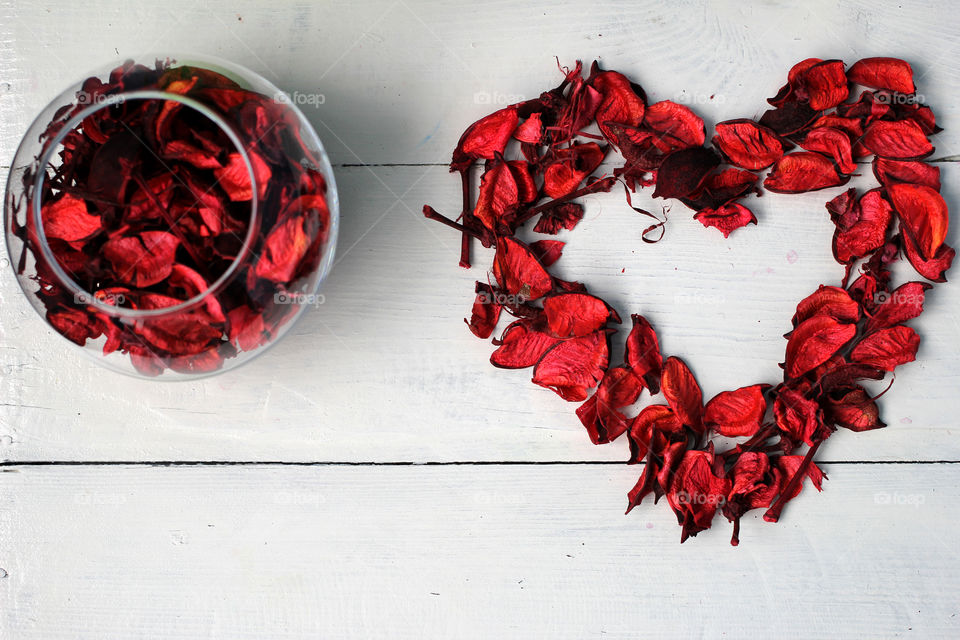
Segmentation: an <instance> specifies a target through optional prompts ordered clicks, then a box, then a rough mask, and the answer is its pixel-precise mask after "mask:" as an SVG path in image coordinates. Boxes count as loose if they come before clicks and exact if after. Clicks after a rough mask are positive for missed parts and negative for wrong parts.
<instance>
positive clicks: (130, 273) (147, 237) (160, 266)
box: [102, 231, 179, 287]
mask: <svg viewBox="0 0 960 640" xmlns="http://www.w3.org/2000/svg"><path fill="white" fill-rule="evenodd" d="M178 244H179V240H177V238H176V237H175V236H173V234H170V233H167V232H166V231H144V232H143V233H140V234H137V235H135V236H115V237H113V238H111V239H110V240H107V242H106V243H104V245H103V248H102V251H103V256H104V257H105V258H106V259H107V260H109V261H110V264H111V265H112V266H113V269H114V271H115V272H116V276H117V279H118V280H120V282H123V283H126V284H131V285H133V286H135V287H149V286H150V285H153V284H156V283H158V282H160V281H161V280H163V279H164V278H166V277H167V276H168V275H170V271H171V270H173V259H174V254H175V253H176V250H177V245H178Z"/></svg>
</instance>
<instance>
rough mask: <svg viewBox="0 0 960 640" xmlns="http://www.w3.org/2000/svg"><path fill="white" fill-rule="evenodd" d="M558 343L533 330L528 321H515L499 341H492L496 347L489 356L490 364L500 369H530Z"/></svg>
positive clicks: (556, 340)
mask: <svg viewBox="0 0 960 640" xmlns="http://www.w3.org/2000/svg"><path fill="white" fill-rule="evenodd" d="M558 342H559V340H558V339H557V338H554V337H553V336H551V335H549V334H546V333H543V332H542V331H537V330H536V329H534V328H533V327H532V326H531V324H530V322H529V321H527V320H517V321H516V322H514V323H513V324H511V325H510V326H509V327H507V328H506V330H505V331H504V332H503V337H501V338H500V340H497V341H494V344H496V345H498V346H497V350H496V351H494V352H493V354H492V355H491V356H490V363H491V364H492V365H493V366H495V367H499V368H501V369H525V368H527V367H532V366H533V365H535V364H537V362H538V361H539V360H540V358H542V357H543V354H544V353H546V352H547V350H548V349H550V348H551V347H553V346H554V345H556V344H557V343H558Z"/></svg>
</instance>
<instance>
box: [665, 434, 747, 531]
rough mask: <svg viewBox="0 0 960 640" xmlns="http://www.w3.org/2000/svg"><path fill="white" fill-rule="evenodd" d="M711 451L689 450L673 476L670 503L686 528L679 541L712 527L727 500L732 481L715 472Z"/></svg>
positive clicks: (669, 493)
mask: <svg viewBox="0 0 960 640" xmlns="http://www.w3.org/2000/svg"><path fill="white" fill-rule="evenodd" d="M713 461H714V460H713V452H712V451H709V452H708V451H687V452H686V453H685V454H684V456H683V460H682V461H681V462H680V465H679V466H678V467H677V470H676V472H675V473H674V476H673V480H672V481H671V483H670V488H669V490H668V491H667V500H668V501H669V502H670V506H671V507H673V511H674V513H676V514H677V519H678V520H679V521H680V524H681V525H682V526H683V533H682V534H681V538H680V541H681V542H683V541H684V540H686V539H687V537H688V536H695V535H697V533H699V532H701V531H703V530H705V529H708V528H710V524H711V522H712V521H713V516H714V515H715V514H716V512H717V509H718V508H719V507H720V505H722V504H723V503H724V502H725V501H726V497H727V494H728V493H729V492H730V486H731V484H730V481H729V480H727V479H726V478H720V477H717V476H716V475H714V473H713Z"/></svg>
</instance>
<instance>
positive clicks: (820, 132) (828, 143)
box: [800, 127, 857, 173]
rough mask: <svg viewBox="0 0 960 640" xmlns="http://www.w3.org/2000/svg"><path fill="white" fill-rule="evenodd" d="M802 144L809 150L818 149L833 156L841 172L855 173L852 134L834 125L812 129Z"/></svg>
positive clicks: (855, 165)
mask: <svg viewBox="0 0 960 640" xmlns="http://www.w3.org/2000/svg"><path fill="white" fill-rule="evenodd" d="M800 146H801V147H803V148H804V149H806V150H807V151H817V152H819V153H822V154H825V155H828V156H830V157H832V158H833V161H834V163H836V165H837V167H838V168H839V169H840V173H853V172H854V171H856V170H857V163H856V162H854V161H853V147H852V146H851V144H850V136H849V135H847V133H846V132H844V131H841V130H840V129H834V128H833V127H816V128H814V129H811V130H810V131H809V132H808V133H807V136H806V137H805V138H804V139H803V141H802V142H800Z"/></svg>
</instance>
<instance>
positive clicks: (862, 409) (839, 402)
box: [824, 386, 887, 431]
mask: <svg viewBox="0 0 960 640" xmlns="http://www.w3.org/2000/svg"><path fill="white" fill-rule="evenodd" d="M824 410H825V412H826V414H827V415H826V417H827V420H829V421H830V422H831V423H833V424H836V425H839V426H841V427H844V428H845V429H850V430H851V431H869V430H871V429H880V428H882V427H885V426H887V425H885V424H884V423H883V421H882V420H881V419H880V410H879V409H878V408H877V403H876V402H875V401H874V399H873V398H871V397H870V394H868V393H867V392H866V390H864V388H863V387H861V386H856V387H854V388H853V389H849V390H847V391H845V392H843V394H842V395H840V396H839V397H834V394H830V395H828V396H827V397H826V399H825V406H824Z"/></svg>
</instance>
